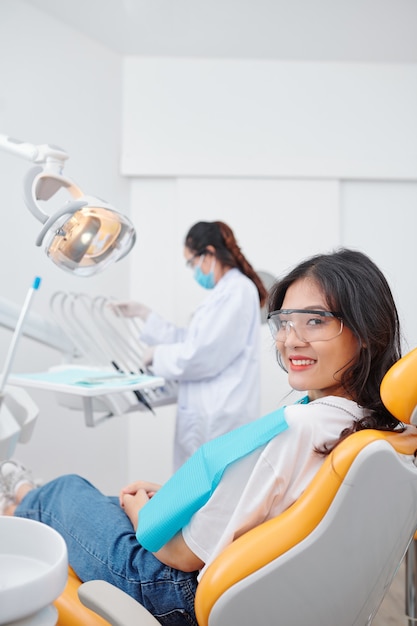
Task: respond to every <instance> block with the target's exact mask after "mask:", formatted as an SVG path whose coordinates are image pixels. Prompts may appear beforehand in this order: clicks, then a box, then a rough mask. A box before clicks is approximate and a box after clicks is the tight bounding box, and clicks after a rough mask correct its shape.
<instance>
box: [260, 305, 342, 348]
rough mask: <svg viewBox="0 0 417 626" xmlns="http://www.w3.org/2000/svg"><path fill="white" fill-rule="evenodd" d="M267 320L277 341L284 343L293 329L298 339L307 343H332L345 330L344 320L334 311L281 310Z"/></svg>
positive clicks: (272, 312) (273, 312)
mask: <svg viewBox="0 0 417 626" xmlns="http://www.w3.org/2000/svg"><path fill="white" fill-rule="evenodd" d="M267 319H268V324H269V328H270V330H271V333H272V336H273V338H274V339H275V341H282V342H284V341H285V340H286V338H287V335H288V334H289V332H290V331H291V328H292V329H294V332H295V334H296V335H297V337H298V339H300V341H303V342H305V343H313V342H314V341H330V339H334V338H335V337H338V336H339V335H340V334H341V332H342V330H343V320H342V319H341V318H340V317H338V314H337V313H334V312H332V311H315V310H310V309H280V310H279V311H271V313H269V315H268V318H267Z"/></svg>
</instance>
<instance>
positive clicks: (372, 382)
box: [268, 248, 401, 454]
mask: <svg viewBox="0 0 417 626" xmlns="http://www.w3.org/2000/svg"><path fill="white" fill-rule="evenodd" d="M302 278H311V279H312V280H314V281H315V283H316V284H317V285H318V286H319V287H320V288H321V290H322V291H323V294H324V297H325V299H326V302H327V305H328V307H329V310H330V311H335V312H337V313H339V314H340V317H341V318H342V319H343V323H344V325H345V326H346V327H347V328H349V329H350V330H351V331H352V332H353V334H354V335H355V336H356V337H357V339H358V357H357V359H356V361H355V362H354V363H352V365H351V366H350V367H349V368H347V370H346V371H345V372H344V373H343V375H342V380H341V382H342V386H343V388H344V389H345V391H346V393H347V394H348V395H350V396H351V397H353V398H354V399H355V401H356V402H357V403H358V404H359V405H360V406H361V407H364V408H366V409H370V411H371V414H370V416H369V417H364V418H362V419H361V420H359V421H357V422H355V423H354V424H353V425H352V427H351V428H349V429H346V430H345V431H343V432H342V433H341V436H340V438H339V439H338V440H337V441H336V442H329V443H327V444H325V445H324V446H323V448H322V449H320V450H319V452H321V453H323V454H327V453H329V452H330V451H331V450H332V449H333V448H334V447H335V445H337V443H339V442H340V441H341V440H342V439H344V438H345V437H347V436H348V435H349V434H351V433H352V432H355V431H357V430H362V429H365V428H376V429H378V430H394V429H395V428H396V427H398V426H399V424H400V423H399V421H398V420H397V419H396V418H395V417H394V416H393V415H391V413H390V412H389V411H388V410H387V409H386V408H385V406H384V405H383V403H382V400H381V396H380V385H381V381H382V379H383V377H384V375H385V373H386V372H387V371H388V370H389V368H390V367H391V366H392V365H393V364H394V363H395V362H396V361H397V360H398V359H399V358H400V357H401V335H400V323H399V319H398V312H397V308H396V306H395V302H394V299H393V296H392V293H391V289H390V287H389V285H388V282H387V280H386V278H385V277H384V275H383V274H382V272H381V271H380V270H379V268H378V267H377V266H376V265H375V263H374V262H373V261H372V260H371V259H370V258H369V257H368V256H366V255H365V254H363V253H362V252H359V251H356V250H350V249H346V248H341V249H339V250H337V251H335V252H334V253H331V254H318V255H316V256H313V257H311V258H309V259H306V260H305V261H303V262H302V263H300V264H299V265H297V267H295V268H294V269H293V270H292V271H291V272H290V273H289V274H287V275H286V276H285V277H284V278H282V279H281V280H279V281H278V282H277V283H276V284H275V285H274V287H273V288H272V289H271V291H270V297H269V307H268V308H269V311H276V310H278V309H281V308H282V303H283V301H284V297H285V294H286V292H287V289H288V288H289V287H290V285H292V284H293V283H294V282H295V281H296V280H299V279H302Z"/></svg>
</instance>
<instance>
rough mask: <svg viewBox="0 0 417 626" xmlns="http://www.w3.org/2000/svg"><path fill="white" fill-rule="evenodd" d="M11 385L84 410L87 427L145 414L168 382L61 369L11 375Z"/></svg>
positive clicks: (98, 370) (76, 368) (96, 370)
mask: <svg viewBox="0 0 417 626" xmlns="http://www.w3.org/2000/svg"><path fill="white" fill-rule="evenodd" d="M9 385H15V386H17V387H32V388H36V389H41V390H46V391H54V392H55V393H56V394H57V395H58V402H59V403H60V404H63V405H65V406H66V407H68V408H72V409H83V410H84V413H85V421H86V425H87V426H96V425H97V424H98V423H99V422H101V421H102V420H103V419H105V418H108V417H111V416H112V415H120V414H123V413H126V412H131V411H134V410H138V409H139V410H144V409H145V408H146V404H147V403H150V402H152V404H153V405H156V404H157V400H158V393H159V394H163V389H164V385H165V380H164V379H163V378H162V377H160V376H153V375H151V374H123V373H121V372H117V371H115V370H110V369H103V368H94V367H79V366H71V365H60V366H57V367H55V368H51V369H50V370H48V371H46V372H36V373H22V374H11V375H10V376H9ZM160 390H162V391H160ZM131 392H140V394H141V395H142V396H143V398H144V401H145V403H143V401H142V405H141V403H140V402H138V400H137V398H135V401H134V402H132V397H134V396H133V394H132V393H131ZM126 396H127V397H126ZM123 399H125V401H124V402H123ZM80 402H81V404H80ZM98 411H105V412H106V413H107V414H106V415H104V416H99V417H98V416H97V415H94V413H96V412H98Z"/></svg>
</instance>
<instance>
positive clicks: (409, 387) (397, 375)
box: [381, 348, 417, 425]
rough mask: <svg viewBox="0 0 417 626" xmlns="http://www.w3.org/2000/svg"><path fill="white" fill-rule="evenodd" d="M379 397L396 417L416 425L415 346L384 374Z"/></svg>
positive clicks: (416, 358) (416, 375) (416, 374)
mask: <svg viewBox="0 0 417 626" xmlns="http://www.w3.org/2000/svg"><path fill="white" fill-rule="evenodd" d="M381 398H382V402H383V403H384V405H385V406H386V408H387V409H388V411H390V413H392V414H393V415H394V416H395V417H396V418H397V419H399V420H400V421H401V422H404V423H409V424H414V425H417V348H414V350H411V352H409V353H408V354H406V355H405V356H403V357H402V358H401V359H400V360H399V361H397V362H396V363H394V365H393V366H392V367H391V369H389V370H388V372H387V373H386V374H385V376H384V378H383V380H382V383H381Z"/></svg>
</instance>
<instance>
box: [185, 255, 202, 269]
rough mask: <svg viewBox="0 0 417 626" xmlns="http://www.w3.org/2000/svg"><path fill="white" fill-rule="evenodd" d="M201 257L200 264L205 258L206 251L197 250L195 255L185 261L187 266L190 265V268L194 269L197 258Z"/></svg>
mask: <svg viewBox="0 0 417 626" xmlns="http://www.w3.org/2000/svg"><path fill="white" fill-rule="evenodd" d="M198 258H200V261H199V262H198V265H200V263H201V262H202V260H203V258H204V252H196V253H195V254H193V256H191V257H190V258H189V259H188V261H186V262H185V267H188V269H190V270H193V269H194V268H195V267H196V265H197V264H196V260H197V259H198Z"/></svg>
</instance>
